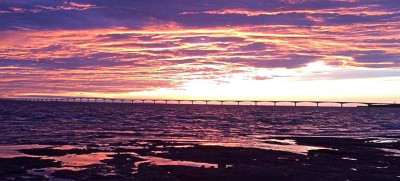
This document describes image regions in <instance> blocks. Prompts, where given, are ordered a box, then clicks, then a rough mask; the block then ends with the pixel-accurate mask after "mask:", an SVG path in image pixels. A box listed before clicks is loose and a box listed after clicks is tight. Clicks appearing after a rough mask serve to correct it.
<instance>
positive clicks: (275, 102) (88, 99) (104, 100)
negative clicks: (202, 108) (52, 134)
mask: <svg viewBox="0 0 400 181" xmlns="http://www.w3.org/2000/svg"><path fill="white" fill-rule="evenodd" d="M0 100H14V101H41V102H92V103H130V104H138V103H142V104H145V103H147V104H149V103H150V104H204V105H209V104H213V105H224V104H225V105H226V104H228V103H229V105H232V104H237V105H241V103H244V104H242V105H254V106H257V105H260V104H262V103H264V104H265V103H269V104H271V106H281V105H282V104H283V103H285V106H288V105H287V104H288V103H289V104H291V105H292V106H299V104H301V103H310V104H314V105H315V106H316V107H319V106H320V105H321V104H330V105H331V104H337V105H338V106H340V107H344V105H345V104H353V105H358V106H374V105H389V104H391V103H374V102H351V101H288V100H258V101H254V100H183V99H182V100H178V99H115V98H94V97H33V98H0ZM263 106H264V105H263ZM289 106H290V105H289Z"/></svg>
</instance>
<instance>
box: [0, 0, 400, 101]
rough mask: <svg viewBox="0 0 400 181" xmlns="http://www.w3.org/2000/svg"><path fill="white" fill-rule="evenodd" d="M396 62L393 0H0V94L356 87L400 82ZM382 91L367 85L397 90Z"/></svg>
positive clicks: (397, 20) (398, 29) (398, 19)
mask: <svg viewBox="0 0 400 181" xmlns="http://www.w3.org/2000/svg"><path fill="white" fill-rule="evenodd" d="M399 68H400V2H399V1H398V0H347V1H346V0H322V1H321V0H268V1H267V0H246V1H242V0H240V1H239V0H238V1H228V0H213V1H210V0H199V1H185V0H168V1H167V0H135V1H131V0H121V1H113V0H91V1H89V0H88V1H85V0H82V1H77V0H76V1H65V0H38V1H26V0H20V1H11V0H9V1H7V0H5V1H1V2H0V89H1V92H2V94H3V95H12V96H18V95H34V94H46V95H67V96H68V95H72V96H73V95H77V94H84V95H87V96H105V97H107V96H111V97H113V96H150V97H151V96H153V97H154V96H155V97H157V96H161V95H163V96H167V97H168V96H175V97H176V96H179V95H183V94H188V95H189V94H190V93H193V92H190V90H191V89H194V88H195V87H198V86H202V87H210V88H211V87H215V89H218V87H221V90H224V89H223V88H222V87H225V88H226V87H231V86H233V87H237V86H239V85H240V86H244V87H246V86H248V88H249V89H254V88H260V89H262V90H264V89H265V90H267V87H272V86H273V87H276V86H278V89H277V90H276V92H280V91H279V85H282V84H284V85H285V86H283V87H282V89H284V88H287V86H289V87H290V86H291V84H292V85H295V84H296V85H297V84H299V83H300V85H299V86H300V89H303V91H306V90H309V89H312V88H313V87H318V86H319V85H320V81H325V82H329V81H334V82H336V83H337V85H340V84H341V82H343V83H344V82H346V81H348V80H353V81H354V82H355V84H354V86H358V87H363V88H364V87H368V85H367V84H365V85H364V84H363V85H357V83H359V84H361V83H362V82H364V81H360V79H371V81H375V82H378V83H381V82H383V81H385V82H390V83H388V84H387V85H391V84H393V83H396V82H397V83H398V82H400V70H399ZM301 82H303V83H304V84H301ZM313 82H314V83H313ZM367 82H368V81H367ZM310 83H311V84H310ZM385 85H386V84H385ZM302 86H307V88H301V87H302ZM347 89H349V92H350V93H351V92H353V93H354V92H356V91H359V90H358V89H356V88H355V89H354V90H353V91H352V90H351V89H352V88H351V87H347ZM385 89H389V88H385ZM390 89H392V90H393V92H385V91H382V90H376V91H378V92H377V93H376V94H377V95H379V94H380V95H384V97H385V96H386V97H385V99H386V98H387V99H396V98H395V97H396V96H400V95H399V94H398V93H396V92H400V88H399V87H398V86H394V87H393V86H392V87H390ZM165 91H167V92H170V93H171V92H173V93H171V94H170V93H168V94H162V93H163V92H165ZM379 91H381V92H379ZM157 92H158V93H159V94H157ZM250 92H251V91H250ZM367 92H368V91H367ZM146 93H147V94H146ZM237 93H238V94H239V93H241V94H246V90H243V91H242V92H237ZM371 93H373V92H371ZM259 94H260V95H258V96H259V97H260V98H266V95H265V94H263V95H261V93H259ZM324 94H326V93H324ZM345 94H346V93H340V94H339V93H335V92H332V94H327V95H326V96H325V97H323V98H329V96H331V98H332V99H336V98H337V97H339V96H342V97H351V96H350V95H345ZM220 95H225V94H224V93H221V92H219V93H215V94H213V95H211V93H203V94H202V93H198V92H196V93H195V94H193V96H199V97H213V96H220ZM272 95H274V94H272ZM276 95H279V94H276ZM293 95H294V96H296V93H294V94H293ZM377 95H374V96H377ZM231 96H234V95H231ZM282 96H283V95H282ZM298 96H300V97H301V96H303V97H304V96H306V95H303V94H298ZM370 96H371V95H365V97H370ZM222 98H223V97H222ZM226 98H229V97H226ZM251 98H257V94H255V95H254V97H251Z"/></svg>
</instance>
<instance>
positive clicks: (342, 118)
mask: <svg viewBox="0 0 400 181" xmlns="http://www.w3.org/2000/svg"><path fill="white" fill-rule="evenodd" d="M0 122H1V123H0V137H1V139H0V144H12V143H18V144H24V143H36V142H48V141H63V142H96V143H103V142H104V143H107V142H113V141H115V140H130V139H136V140H137V139H144V140H146V139H147V140H149V139H154V140H175V141H192V142H201V143H206V144H216V145H238V146H246V147H252V146H254V147H257V145H258V144H259V143H260V142H261V140H262V139H263V138H265V137H268V136H338V137H379V136H391V135H397V136H398V135H400V109H391V108H366V107H365V108H330V107H319V108H317V107H271V106H216V105H208V106H205V105H164V104H155V105H153V104H107V103H106V104H103V103H50V102H17V101H3V102H0Z"/></svg>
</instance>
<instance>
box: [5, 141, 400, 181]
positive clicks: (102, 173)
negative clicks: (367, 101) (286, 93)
mask: <svg viewBox="0 0 400 181" xmlns="http://www.w3.org/2000/svg"><path fill="white" fill-rule="evenodd" d="M265 140H266V141H265V142H268V143H269V144H272V145H273V144H275V145H277V146H285V145H286V146H291V148H293V149H296V148H302V146H312V147H311V148H313V147H315V148H318V149H311V150H308V151H307V152H297V151H296V150H293V151H292V152H291V151H278V150H268V149H258V148H243V147H229V146H212V145H200V144H196V143H190V142H172V141H160V140H147V141H143V140H132V141H121V142H118V141H117V142H114V143H110V144H104V145H101V144H97V143H91V142H76V143H71V142H68V143H67V142H38V143H30V144H24V145H1V147H0V149H1V150H2V151H1V152H0V153H2V155H0V157H1V158H0V180H57V179H58V180H60V179H61V180H62V179H66V180H132V179H134V180H139V181H147V180H149V181H150V180H190V181H197V180H398V179H400V164H399V163H400V157H399V156H400V152H399V150H400V142H399V140H400V137H381V138H338V137H268V138H265ZM33 145H35V146H33ZM5 150H8V151H7V152H5ZM13 155H15V157H13Z"/></svg>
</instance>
